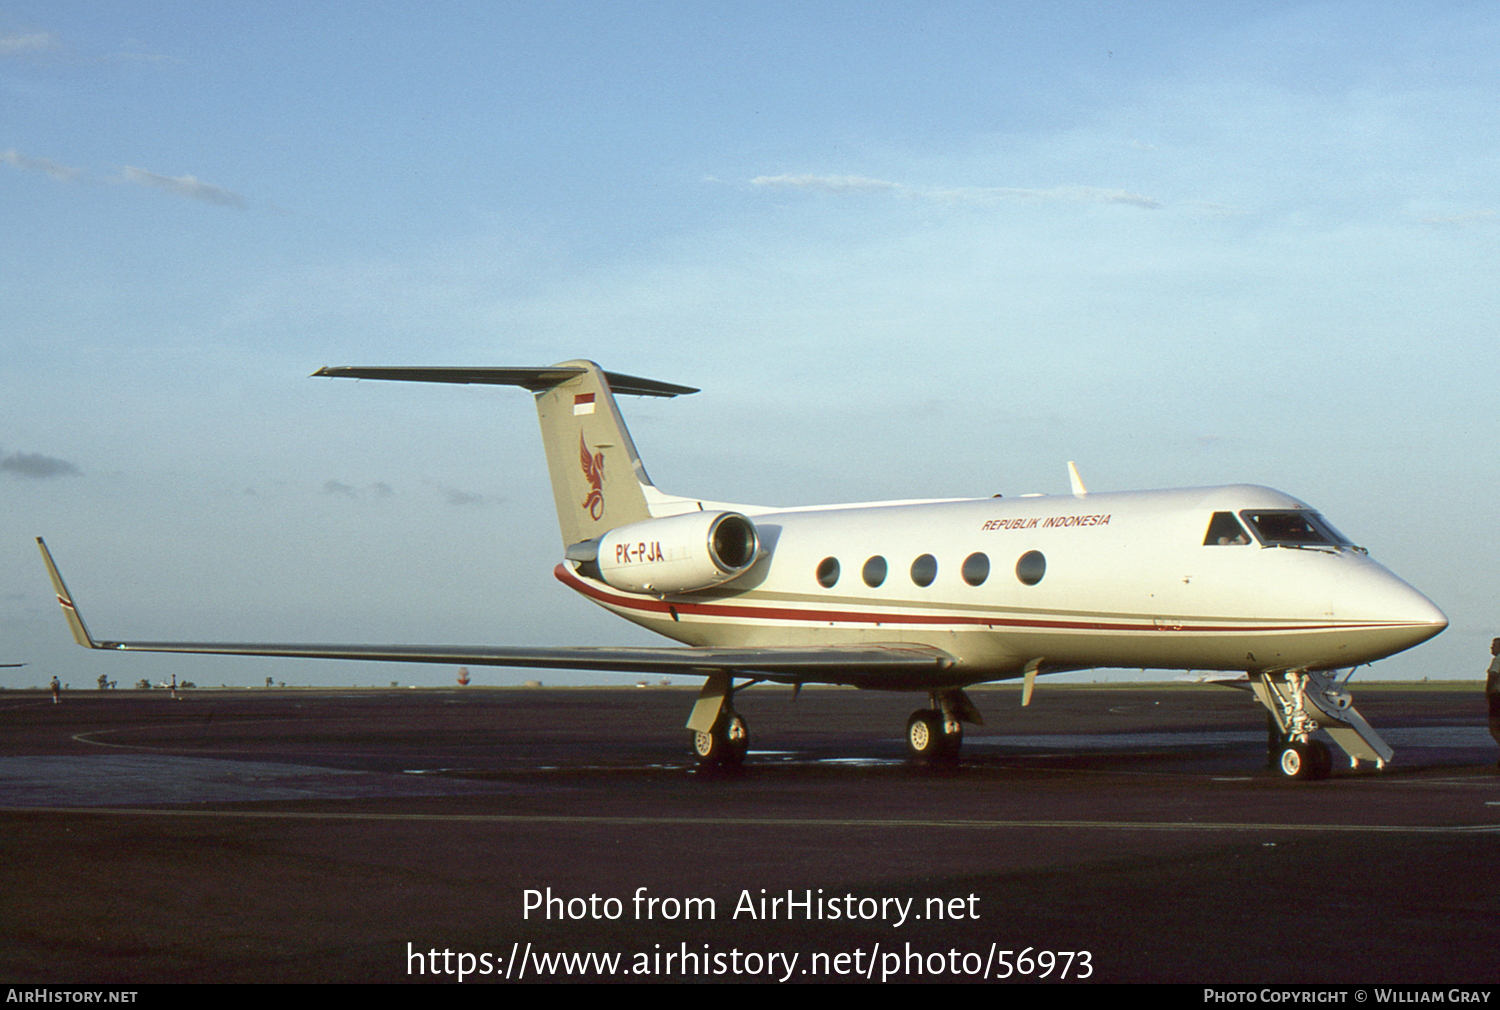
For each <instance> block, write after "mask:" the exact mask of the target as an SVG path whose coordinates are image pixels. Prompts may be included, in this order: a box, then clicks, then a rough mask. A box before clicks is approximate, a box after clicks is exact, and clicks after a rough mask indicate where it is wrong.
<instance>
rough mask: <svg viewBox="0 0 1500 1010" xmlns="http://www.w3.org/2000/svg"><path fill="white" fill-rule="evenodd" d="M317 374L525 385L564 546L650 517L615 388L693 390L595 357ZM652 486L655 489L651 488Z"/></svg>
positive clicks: (647, 482) (649, 392)
mask: <svg viewBox="0 0 1500 1010" xmlns="http://www.w3.org/2000/svg"><path fill="white" fill-rule="evenodd" d="M313 374H314V375H326V376H333V377H338V378H350V379H400V380H404V381H408V382H460V383H487V384H490V385H500V386H521V387H523V388H525V389H529V390H531V391H532V392H533V393H535V394H536V412H537V418H538V420H540V421H541V425H542V444H543V446H544V447H545V448H546V451H547V469H548V471H549V472H550V473H551V475H552V496H553V499H554V500H555V501H556V504H557V521H558V525H559V526H560V527H561V528H562V537H563V546H565V547H567V546H571V545H573V544H576V543H579V542H580V541H583V540H591V539H593V538H594V537H597V536H601V535H602V534H604V533H606V532H608V531H609V530H612V529H614V528H615V527H617V526H624V525H625V524H626V523H633V522H638V521H640V520H643V519H650V518H651V512H650V509H649V508H648V506H647V503H646V492H645V490H644V489H645V488H648V487H652V484H651V478H650V477H648V476H646V468H645V466H643V465H642V463H641V457H640V455H639V454H638V453H637V452H636V450H635V443H634V442H632V441H631V440H630V432H629V431H628V430H627V429H626V427H625V422H624V420H622V419H621V417H620V410H619V408H618V407H617V406H615V396H614V394H615V393H616V392H619V393H627V394H631V395H635V396H678V395H680V394H683V393H696V392H697V390H696V389H693V388H691V387H689V386H678V385H674V384H672V383H669V382H657V381H656V380H654V379H641V378H637V377H635V376H632V375H621V374H619V373H616V372H606V371H604V370H603V369H601V368H600V367H599V366H598V365H596V364H594V362H592V361H564V362H562V363H560V364H557V365H553V366H551V367H550V368H364V367H349V366H340V367H335V368H320V369H318V370H317V371H316V372H314V373H313ZM653 490H654V488H653Z"/></svg>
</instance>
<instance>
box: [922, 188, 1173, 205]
mask: <svg viewBox="0 0 1500 1010" xmlns="http://www.w3.org/2000/svg"><path fill="white" fill-rule="evenodd" d="M921 195H922V196H924V197H926V198H927V199H930V200H942V201H947V202H968V203H1000V202H1013V203H1120V204H1126V205H1127V206H1131V207H1141V208H1144V209H1146V210H1156V209H1158V208H1160V207H1161V203H1160V202H1159V201H1158V200H1156V199H1154V198H1152V197H1149V196H1142V195H1141V194H1139V193H1131V192H1129V191H1128V190H1123V189H1101V188H1099V187H1097V186H1058V187H1056V188H1054V189H1019V188H1016V187H1010V186H963V187H959V188H956V189H928V190H923V191H922V193H921Z"/></svg>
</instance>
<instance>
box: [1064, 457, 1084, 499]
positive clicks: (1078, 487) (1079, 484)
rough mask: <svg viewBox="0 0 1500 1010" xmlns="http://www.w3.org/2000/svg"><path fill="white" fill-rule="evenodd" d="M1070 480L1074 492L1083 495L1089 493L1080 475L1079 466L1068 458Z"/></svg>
mask: <svg viewBox="0 0 1500 1010" xmlns="http://www.w3.org/2000/svg"><path fill="white" fill-rule="evenodd" d="M1068 480H1069V481H1071V482H1072V484H1073V493H1074V494H1078V495H1083V494H1088V493H1089V489H1088V488H1086V487H1084V486H1083V478H1082V477H1080V476H1078V467H1076V466H1074V465H1073V461H1072V460H1071V459H1070V460H1068Z"/></svg>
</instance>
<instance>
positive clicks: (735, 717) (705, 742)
mask: <svg viewBox="0 0 1500 1010" xmlns="http://www.w3.org/2000/svg"><path fill="white" fill-rule="evenodd" d="M749 749H750V727H749V725H748V724H747V723H746V722H745V719H744V717H743V716H741V715H740V714H739V713H738V712H733V711H726V712H721V713H719V718H718V719H717V720H716V721H715V722H714V728H713V729H711V730H707V731H702V730H700V731H699V732H697V733H694V734H693V754H694V755H695V756H696V757H697V758H698V764H700V765H705V766H706V765H729V766H734V765H739V764H742V763H743V762H744V760H745V753H746V752H747V751H748V750H749Z"/></svg>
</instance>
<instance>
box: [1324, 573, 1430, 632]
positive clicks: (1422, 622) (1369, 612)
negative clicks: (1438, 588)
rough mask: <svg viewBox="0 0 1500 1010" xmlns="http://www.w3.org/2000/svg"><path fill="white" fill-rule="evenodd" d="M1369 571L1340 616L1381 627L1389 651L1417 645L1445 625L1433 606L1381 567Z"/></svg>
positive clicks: (1347, 600)
mask: <svg viewBox="0 0 1500 1010" xmlns="http://www.w3.org/2000/svg"><path fill="white" fill-rule="evenodd" d="M1372 568H1373V569H1374V570H1372V571H1370V572H1368V573H1367V575H1366V577H1365V578H1362V579H1359V580H1358V583H1357V586H1356V587H1351V589H1352V590H1353V591H1352V592H1350V593H1349V595H1348V598H1347V599H1346V601H1345V602H1346V604H1347V605H1346V607H1345V608H1344V609H1343V613H1344V614H1345V615H1347V616H1350V617H1356V616H1357V617H1358V618H1359V619H1362V620H1366V621H1369V622H1370V623H1371V624H1378V625H1380V626H1382V631H1383V634H1382V638H1384V639H1385V641H1386V642H1387V643H1388V644H1389V646H1391V649H1390V651H1391V652H1393V653H1394V652H1400V651H1401V650H1403V649H1410V648H1411V647H1412V646H1414V645H1420V644H1421V643H1422V642H1425V641H1427V640H1428V639H1429V638H1432V637H1434V636H1435V635H1437V634H1439V633H1441V632H1442V630H1443V629H1444V628H1446V627H1447V626H1448V616H1447V615H1446V614H1444V613H1443V612H1442V611H1441V610H1439V609H1438V607H1437V605H1436V604H1435V603H1433V602H1432V601H1431V600H1429V599H1428V598H1427V597H1425V596H1423V595H1422V594H1421V593H1419V592H1417V590H1415V589H1413V588H1412V587H1411V586H1409V585H1407V584H1406V583H1405V582H1403V581H1402V580H1401V579H1399V578H1397V577H1396V576H1395V575H1393V574H1391V573H1390V572H1389V571H1387V570H1385V569H1384V568H1380V567H1379V566H1372Z"/></svg>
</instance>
